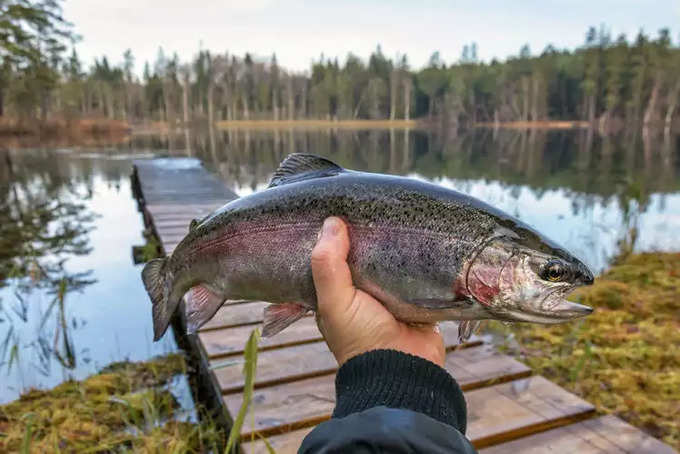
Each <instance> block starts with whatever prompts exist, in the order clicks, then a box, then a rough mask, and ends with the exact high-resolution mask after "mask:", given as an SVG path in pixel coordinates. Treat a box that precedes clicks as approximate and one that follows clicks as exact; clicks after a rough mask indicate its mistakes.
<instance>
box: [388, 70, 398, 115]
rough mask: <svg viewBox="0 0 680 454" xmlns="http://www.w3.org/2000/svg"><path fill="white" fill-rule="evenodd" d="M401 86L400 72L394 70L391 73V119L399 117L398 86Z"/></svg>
mask: <svg viewBox="0 0 680 454" xmlns="http://www.w3.org/2000/svg"><path fill="white" fill-rule="evenodd" d="M398 86H399V73H398V72H397V71H394V70H393V71H392V73H391V74H390V120H391V121H394V120H396V119H397V87H398Z"/></svg>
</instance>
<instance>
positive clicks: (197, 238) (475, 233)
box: [142, 153, 594, 341]
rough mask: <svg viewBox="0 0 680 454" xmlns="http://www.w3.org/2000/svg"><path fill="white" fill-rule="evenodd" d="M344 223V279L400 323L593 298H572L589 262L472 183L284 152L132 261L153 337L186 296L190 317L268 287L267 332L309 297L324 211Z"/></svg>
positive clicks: (565, 315) (570, 313)
mask: <svg viewBox="0 0 680 454" xmlns="http://www.w3.org/2000/svg"><path fill="white" fill-rule="evenodd" d="M330 216H337V217H340V218H341V219H343V220H344V221H345V222H346V223H347V226H348V232H349V237H350V251H349V255H348V258H347V262H348V265H349V267H350V270H351V273H352V279H353V281H354V285H355V286H356V287H357V288H359V289H361V290H363V291H364V292H366V293H368V294H370V295H372V296H373V297H375V298H376V299H377V300H379V301H380V302H381V303H382V304H383V305H384V306H385V307H386V308H387V309H388V310H389V311H390V312H391V313H392V314H393V315H394V317H395V318H396V319H398V320H400V321H403V322H405V323H409V324H434V323H438V322H440V321H446V320H458V321H459V323H460V324H459V338H460V340H461V341H463V340H465V339H467V338H468V337H469V336H470V335H471V333H472V332H473V331H474V329H475V328H476V327H477V326H478V324H479V322H480V321H482V320H489V319H493V320H502V321H506V322H534V323H543V324H551V323H561V322H566V321H569V320H573V319H576V318H580V317H584V316H586V315H588V314H590V313H591V312H592V310H593V309H592V308H590V307H588V306H584V305H582V304H578V303H575V302H571V301H568V300H567V299H565V298H566V296H567V295H568V294H569V293H571V292H572V291H573V290H574V289H575V288H577V287H580V286H584V285H590V284H592V283H593V280H594V278H593V273H592V272H591V271H590V269H589V268H588V267H587V266H586V265H585V264H584V263H583V262H582V261H580V260H579V259H577V258H576V257H575V256H574V255H572V254H571V253H569V252H568V251H567V250H566V249H564V248H563V247H561V246H559V245H558V244H556V243H555V242H553V241H552V240H550V239H548V238H547V237H546V236H544V235H542V234H540V233H539V232H537V231H536V230H534V229H533V228H532V227H530V226H529V225H527V224H525V223H523V222H522V221H520V220H519V219H516V218H515V217H513V216H511V215H509V214H506V213H504V212H503V211H501V210H499V209H497V208H495V207H493V206H491V205H488V204H486V203H484V202H482V201H480V200H478V199H476V198H474V197H471V196H469V195H466V194H463V193H460V192H457V191H454V190H451V189H447V188H444V187H441V186H439V185H436V184H433V183H429V182H425V181H421V180H418V179H413V178H407V177H402V176H395V175H385V174H377V173H367V172H360V171H353V170H348V169H344V168H343V167H341V166H339V165H337V164H336V163H334V162H332V161H330V160H328V159H326V158H323V157H320V156H316V155H311V154H300V153H296V154H291V155H289V156H288V157H287V158H286V159H284V160H283V162H282V163H281V164H280V166H279V168H278V169H277V170H276V172H275V173H274V175H273V177H272V179H271V182H270V184H269V186H268V187H267V188H266V189H264V190H262V191H259V192H256V193H253V194H251V195H248V196H245V197H241V198H239V199H236V200H233V201H231V202H229V203H227V204H226V205H224V206H223V207H222V208H219V209H218V210H216V211H215V212H213V213H212V214H210V215H208V216H207V217H205V218H203V219H201V220H195V221H193V222H192V223H191V225H190V230H189V232H188V234H187V235H186V236H185V237H184V238H183V239H182V241H181V242H180V243H179V244H178V245H177V247H176V248H175V249H174V251H173V252H172V254H171V255H170V256H169V257H165V258H159V259H154V260H151V261H149V262H148V263H147V264H146V266H145V267H144V269H143V271H142V279H143V281H144V286H145V288H146V290H147V292H148V294H149V297H150V299H151V302H152V314H153V329H154V340H158V339H160V338H161V337H162V336H163V334H164V333H165V331H166V330H167V327H168V325H169V323H170V319H171V317H172V315H173V314H174V313H175V311H176V310H177V308H178V307H179V306H180V304H179V303H180V301H181V300H182V299H183V298H184V300H185V318H186V324H187V331H188V332H189V333H193V332H195V331H196V330H198V329H199V328H200V327H201V326H202V325H203V324H205V323H206V322H207V321H208V320H210V319H211V318H212V317H213V316H214V315H215V313H216V312H217V310H218V309H219V308H220V307H221V306H222V305H223V304H224V303H225V302H226V301H227V300H230V301H231V300H245V301H266V302H268V303H270V304H269V305H268V306H267V307H266V308H265V310H264V316H263V332H262V334H263V336H267V337H269V336H273V335H275V334H276V333H278V332H280V331H281V330H283V329H285V328H286V327H287V326H289V325H291V324H292V323H294V322H295V321H297V320H299V319H300V318H302V317H303V316H305V315H306V314H308V313H309V312H310V311H314V310H315V309H316V304H317V301H316V292H315V288H314V282H313V279H312V271H311V252H312V249H313V248H314V246H315V244H316V242H317V238H318V234H319V231H320V229H321V227H322V225H323V222H324V220H325V219H326V218H328V217H330Z"/></svg>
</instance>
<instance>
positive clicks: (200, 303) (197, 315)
mask: <svg viewBox="0 0 680 454" xmlns="http://www.w3.org/2000/svg"><path fill="white" fill-rule="evenodd" d="M184 300H185V301H186V320H187V332H188V333H189V334H193V333H195V332H196V331H198V329H199V328H200V327H201V326H203V325H204V324H205V323H206V322H207V321H208V320H210V319H211V318H213V315H215V313H216V312H217V310H218V309H219V308H220V307H221V306H222V304H224V298H223V297H222V296H220V295H218V294H217V293H216V292H214V291H212V290H210V289H209V288H208V287H207V286H206V285H205V284H200V285H196V286H194V287H191V288H190V289H189V291H188V292H187V293H186V295H184Z"/></svg>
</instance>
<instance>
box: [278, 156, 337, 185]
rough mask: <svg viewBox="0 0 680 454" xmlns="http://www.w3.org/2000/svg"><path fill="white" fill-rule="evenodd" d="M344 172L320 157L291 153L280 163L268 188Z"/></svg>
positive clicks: (331, 162)
mask: <svg viewBox="0 0 680 454" xmlns="http://www.w3.org/2000/svg"><path fill="white" fill-rule="evenodd" d="M345 171H346V170H345V169H343V168H342V167H340V166H339V165H337V164H336V163H334V162H333V161H330V160H328V159H326V158H322V157H321V156H316V155H313V154H304V153H293V154H290V155H288V157H287V158H286V159H284V160H283V162H281V165H279V168H278V169H276V172H274V176H273V177H272V179H271V181H270V182H269V187H270V188H273V187H274V186H281V185H284V184H289V183H294V182H296V181H301V180H308V179H311V178H321V177H329V176H333V175H337V174H338V173H340V172H345Z"/></svg>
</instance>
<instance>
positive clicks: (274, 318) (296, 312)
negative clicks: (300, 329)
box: [262, 303, 308, 337]
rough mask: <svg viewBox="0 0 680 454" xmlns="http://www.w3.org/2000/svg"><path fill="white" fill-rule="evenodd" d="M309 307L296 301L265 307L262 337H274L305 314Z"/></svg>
mask: <svg viewBox="0 0 680 454" xmlns="http://www.w3.org/2000/svg"><path fill="white" fill-rule="evenodd" d="M307 311H308V309H307V308H306V307H304V306H301V305H300V304H296V303H283V304H270V305H269V306H267V307H265V308H264V323H263V327H262V337H272V336H273V335H274V334H278V333H280V332H281V331H283V330H284V329H286V328H287V327H288V326H290V325H292V324H293V323H295V322H296V321H298V320H300V319H301V318H302V317H304V316H305V314H306V313H307Z"/></svg>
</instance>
